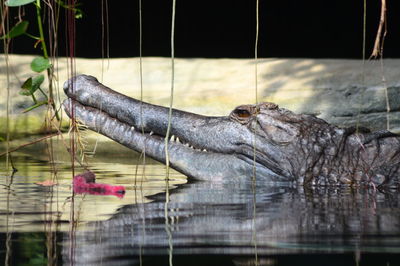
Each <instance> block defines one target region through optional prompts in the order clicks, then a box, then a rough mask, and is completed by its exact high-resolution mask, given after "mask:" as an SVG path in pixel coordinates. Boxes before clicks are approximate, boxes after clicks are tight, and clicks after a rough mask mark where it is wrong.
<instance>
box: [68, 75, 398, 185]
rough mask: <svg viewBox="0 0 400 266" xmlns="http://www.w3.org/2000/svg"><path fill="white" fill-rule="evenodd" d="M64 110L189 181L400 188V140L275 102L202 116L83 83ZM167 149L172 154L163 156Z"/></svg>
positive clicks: (73, 84)
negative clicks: (341, 124) (323, 118)
mask: <svg viewBox="0 0 400 266" xmlns="http://www.w3.org/2000/svg"><path fill="white" fill-rule="evenodd" d="M64 91H65V93H66V95H67V96H68V98H67V99H66V100H65V101H64V103H63V106H64V109H65V111H66V113H67V114H68V115H69V116H70V117H75V118H76V119H77V120H78V121H80V122H81V123H83V124H84V125H86V126H87V127H88V128H89V129H91V130H93V131H96V132H98V133H100V134H103V135H105V136H107V137H109V138H111V139H112V140H114V141H116V142H118V143H120V144H122V145H124V146H126V147H128V148H131V149H133V150H135V151H138V152H144V153H145V154H146V156H149V157H151V158H153V159H155V160H157V161H159V162H162V163H166V160H167V157H168V164H169V166H170V167H172V168H173V169H175V170H177V171H179V172H181V173H183V174H184V175H186V176H188V177H190V178H196V179H205V180H219V181H227V182H236V181H239V182H240V181H241V180H253V181H254V180H257V181H262V182H271V183H291V184H295V185H297V184H300V185H307V186H338V185H349V186H367V187H374V188H378V187H391V188H393V187H395V188H398V187H399V184H400V182H399V180H400V178H399V177H400V136H399V135H397V134H394V133H391V132H390V131H386V130H381V131H375V132H371V131H370V130H368V129H366V128H361V127H350V128H341V127H338V126H335V125H331V124H329V123H328V122H326V121H324V120H322V119H320V118H317V117H316V116H313V115H306V114H295V113H293V112H291V111H289V110H287V109H284V108H279V106H278V105H276V104H274V103H270V102H263V103H258V104H247V105H240V106H238V107H236V108H235V109H234V110H233V111H232V112H231V113H230V114H229V115H228V116H220V117H214V116H203V115H199V114H194V113H190V112H185V111H182V110H178V109H170V108H168V107H162V106H158V105H153V104H149V103H146V102H143V101H139V100H137V99H133V98H130V97H127V96H125V95H123V94H120V93H118V92H116V91H113V90H112V89H110V88H108V87H106V86H104V85H103V84H101V83H99V81H98V80H97V79H96V78H95V77H92V76H87V75H78V76H75V77H73V78H71V79H69V80H67V81H66V82H65V83H64ZM166 149H167V151H168V152H167V153H166V152H165V150H166Z"/></svg>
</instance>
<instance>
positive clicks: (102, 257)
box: [0, 139, 400, 265]
mask: <svg viewBox="0 0 400 266" xmlns="http://www.w3.org/2000/svg"><path fill="white" fill-rule="evenodd" d="M94 140H95V139H90V140H89V144H88V146H87V147H88V148H87V149H89V150H90V149H92V148H93V147H94V144H93V143H94ZM60 142H61V141H58V142H57V141H54V142H52V143H51V144H52V147H53V149H52V150H53V152H50V153H49V146H48V145H46V144H44V143H41V144H38V145H33V146H30V147H28V148H26V149H23V150H20V151H19V152H15V153H13V156H12V160H13V162H14V164H15V166H16V168H17V169H18V172H16V173H15V174H14V175H13V176H10V175H7V174H6V173H5V171H2V172H1V183H0V191H1V192H0V252H1V253H0V259H1V261H2V262H4V264H6V265H46V264H48V265H54V264H58V265H171V264H172V265H322V264H323V265H338V264H341V265H400V260H399V253H400V206H399V202H400V198H399V194H398V193H396V192H392V191H377V190H376V191H375V190H365V189H351V188H337V187H330V188H313V189H304V188H302V187H282V186H270V185H267V184H260V183H256V184H254V183H252V182H251V181H247V182H246V181H243V182H241V183H233V182H223V183H220V182H200V181H193V180H187V178H186V177H185V176H183V175H181V174H179V173H177V172H175V171H171V172H170V178H169V180H168V181H166V179H165V176H166V170H165V166H164V165H162V164H159V163H156V162H154V161H151V160H149V159H146V166H145V167H143V165H142V162H143V158H142V157H140V155H138V154H136V153H134V152H132V151H130V150H127V149H125V148H123V147H121V146H120V145H118V144H115V143H111V142H101V143H100V144H99V145H98V148H97V150H96V153H95V156H94V157H93V158H89V160H88V165H89V168H90V170H92V171H93V172H95V173H96V176H97V180H96V182H98V183H107V184H113V185H123V186H125V188H126V194H125V195H124V197H123V198H119V197H116V196H112V195H108V196H101V195H87V194H75V195H74V194H73V193H72V190H71V180H72V176H73V171H72V167H71V160H70V157H69V154H68V152H66V150H65V148H63V144H62V143H60ZM50 150H51V149H50ZM49 154H50V155H52V156H51V157H49ZM2 159H3V160H4V157H3V158H2ZM1 163H2V164H3V165H4V161H2V162H1ZM1 169H3V170H4V168H1ZM83 171H84V169H83V168H82V167H80V166H79V165H76V167H75V169H74V173H75V174H77V173H80V172H83ZM46 180H51V181H52V182H54V183H57V185H54V186H47V187H46V186H41V185H37V183H39V182H43V181H46Z"/></svg>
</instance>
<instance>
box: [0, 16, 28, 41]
mask: <svg viewBox="0 0 400 266" xmlns="http://www.w3.org/2000/svg"><path fill="white" fill-rule="evenodd" d="M28 25H29V22H28V21H25V20H23V21H21V22H18V23H17V24H15V26H14V27H12V29H11V30H10V31H9V32H8V34H5V35H3V36H1V37H0V39H5V38H9V39H11V38H15V37H17V36H20V35H23V34H25V33H26V30H27V29H28Z"/></svg>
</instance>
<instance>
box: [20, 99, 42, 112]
mask: <svg viewBox="0 0 400 266" xmlns="http://www.w3.org/2000/svg"><path fill="white" fill-rule="evenodd" d="M47 103H48V102H47V100H46V101H42V102H38V103H37V104H35V105H32V106H31V107H28V108H26V109H25V110H24V111H22V112H23V113H26V112H29V111H32V110H33V109H35V108H38V107H40V106H42V105H44V104H47Z"/></svg>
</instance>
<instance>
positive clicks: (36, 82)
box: [31, 75, 44, 93]
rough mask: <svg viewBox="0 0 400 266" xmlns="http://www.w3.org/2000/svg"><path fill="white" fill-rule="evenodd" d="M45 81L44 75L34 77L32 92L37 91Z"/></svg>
mask: <svg viewBox="0 0 400 266" xmlns="http://www.w3.org/2000/svg"><path fill="white" fill-rule="evenodd" d="M43 81H44V75H39V76H36V77H34V78H33V79H32V88H31V93H34V92H35V91H37V89H39V88H40V85H42V83H43Z"/></svg>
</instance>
